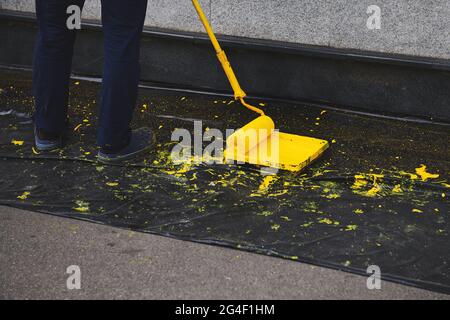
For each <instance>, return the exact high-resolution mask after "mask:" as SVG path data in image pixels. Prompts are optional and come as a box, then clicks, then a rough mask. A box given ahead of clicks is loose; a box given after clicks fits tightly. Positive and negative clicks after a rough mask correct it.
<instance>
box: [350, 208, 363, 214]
mask: <svg viewBox="0 0 450 320" xmlns="http://www.w3.org/2000/svg"><path fill="white" fill-rule="evenodd" d="M353 212H354V213H356V214H363V213H364V210H363V209H355V210H354V211H353Z"/></svg>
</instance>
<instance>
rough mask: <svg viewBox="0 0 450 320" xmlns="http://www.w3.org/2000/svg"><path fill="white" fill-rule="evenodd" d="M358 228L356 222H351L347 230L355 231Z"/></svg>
mask: <svg viewBox="0 0 450 320" xmlns="http://www.w3.org/2000/svg"><path fill="white" fill-rule="evenodd" d="M356 229H358V226H357V225H356V224H350V225H348V226H347V227H346V228H345V231H355V230H356Z"/></svg>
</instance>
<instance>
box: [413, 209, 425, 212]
mask: <svg viewBox="0 0 450 320" xmlns="http://www.w3.org/2000/svg"><path fill="white" fill-rule="evenodd" d="M412 212H414V213H423V211H422V210H420V209H412Z"/></svg>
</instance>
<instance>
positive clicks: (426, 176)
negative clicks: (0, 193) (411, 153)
mask: <svg viewBox="0 0 450 320" xmlns="http://www.w3.org/2000/svg"><path fill="white" fill-rule="evenodd" d="M416 174H417V175H419V176H420V178H421V179H422V181H427V180H428V179H437V178H439V174H433V173H429V172H427V166H426V165H424V164H422V165H420V167H419V168H416Z"/></svg>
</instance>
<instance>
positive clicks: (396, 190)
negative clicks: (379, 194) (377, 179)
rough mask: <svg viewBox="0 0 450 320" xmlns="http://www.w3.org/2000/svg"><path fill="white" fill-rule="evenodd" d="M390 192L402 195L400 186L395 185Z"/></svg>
mask: <svg viewBox="0 0 450 320" xmlns="http://www.w3.org/2000/svg"><path fill="white" fill-rule="evenodd" d="M392 192H394V193H402V192H403V190H402V188H401V185H399V184H396V185H395V187H394V188H393V189H392Z"/></svg>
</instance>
